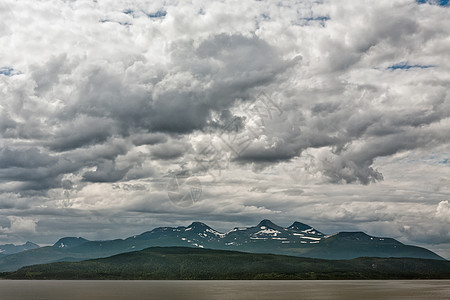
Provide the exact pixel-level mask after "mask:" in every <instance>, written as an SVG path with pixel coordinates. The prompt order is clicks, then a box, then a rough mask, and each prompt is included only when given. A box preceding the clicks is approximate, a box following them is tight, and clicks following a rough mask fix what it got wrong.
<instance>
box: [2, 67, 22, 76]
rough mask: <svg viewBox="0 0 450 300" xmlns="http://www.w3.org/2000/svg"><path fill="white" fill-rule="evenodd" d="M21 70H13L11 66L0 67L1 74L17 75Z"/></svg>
mask: <svg viewBox="0 0 450 300" xmlns="http://www.w3.org/2000/svg"><path fill="white" fill-rule="evenodd" d="M19 74H21V72H19V71H16V70H14V68H11V67H0V75H3V76H14V75H19Z"/></svg>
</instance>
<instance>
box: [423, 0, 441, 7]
mask: <svg viewBox="0 0 450 300" xmlns="http://www.w3.org/2000/svg"><path fill="white" fill-rule="evenodd" d="M416 2H417V3H419V4H425V3H428V4H431V5H439V6H449V3H448V2H449V0H416Z"/></svg>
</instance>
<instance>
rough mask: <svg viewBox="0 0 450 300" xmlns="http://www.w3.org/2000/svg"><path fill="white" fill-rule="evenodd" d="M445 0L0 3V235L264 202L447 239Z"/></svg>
mask: <svg viewBox="0 0 450 300" xmlns="http://www.w3.org/2000/svg"><path fill="white" fill-rule="evenodd" d="M449 87H450V7H449V5H448V4H447V1H432V0H430V1H415V0H395V1H394V0H382V1H350V0H339V1H337V0H336V1H326V0H324V1H316V0H302V1H269V0H264V1H240V0H236V1H208V0H199V1H196V0H191V1H176V0H174V1H171V0H168V1H147V0H135V1H133V0H118V1H112V0H110V1H107V0H97V1H88V0H84V1H83V0H79V1H75V0H72V1H69V0H65V1H63V0H54V1H35V0H33V1H31V0H29V1H13V0H3V1H1V3H0V244H3V243H8V242H14V243H19V242H25V241H27V240H31V241H34V242H36V243H40V244H42V245H44V244H51V243H53V242H55V241H56V239H57V238H59V237H62V236H74V235H75V236H83V237H85V238H88V239H109V238H123V237H127V236H130V235H133V234H137V233H141V232H143V231H146V230H150V229H153V228H154V227H157V226H165V225H188V224H189V223H190V222H192V221H203V222H205V223H207V224H209V225H210V226H212V227H214V228H216V229H218V230H222V231H227V230H230V229H232V228H233V227H234V226H250V225H254V224H256V223H257V222H258V221H259V220H261V219H263V218H269V219H271V220H272V221H274V222H275V223H277V224H279V225H282V226H288V225H290V224H291V223H292V222H293V221H296V220H298V221H302V222H304V223H307V224H310V225H312V226H314V227H316V228H317V229H319V230H321V231H323V232H325V233H334V232H336V231H344V230H354V231H356V230H362V231H365V232H367V233H369V234H372V235H379V236H389V237H394V238H396V239H398V240H400V241H402V242H405V243H409V244H414V245H426V247H428V248H430V249H432V250H434V251H436V252H437V253H439V254H441V255H443V256H444V257H446V258H450V204H449V201H450V161H449V159H450V142H449V141H450V94H449Z"/></svg>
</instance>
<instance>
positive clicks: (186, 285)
mask: <svg viewBox="0 0 450 300" xmlns="http://www.w3.org/2000/svg"><path fill="white" fill-rule="evenodd" d="M0 299H1V300H8V299H15V300H28V299H33V300H36V299H69V300H70V299H83V300H87V299H446V300H448V299H450V280H367V281H363V280H361V281H359V280H358V281H339V280H332V281H322V280H317V281H244V280H243V281H235V280H230V281H197V280H196V281H176V280H175V281H92V280H90V281H85V280H80V281H65V280H47V281H39V280H34V281H28V280H21V281H19V280H0Z"/></svg>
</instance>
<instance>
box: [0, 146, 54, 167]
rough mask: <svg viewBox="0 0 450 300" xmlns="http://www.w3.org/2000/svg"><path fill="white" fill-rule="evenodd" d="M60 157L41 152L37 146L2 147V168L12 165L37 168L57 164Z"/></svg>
mask: <svg viewBox="0 0 450 300" xmlns="http://www.w3.org/2000/svg"><path fill="white" fill-rule="evenodd" d="M57 161H58V158H56V157H52V156H50V155H48V154H46V153H41V151H40V150H39V149H37V148H27V149H24V150H22V149H10V148H8V147H7V148H3V149H0V169H7V168H12V167H18V168H36V167H44V166H50V165H53V164H55V163H56V162H57Z"/></svg>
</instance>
